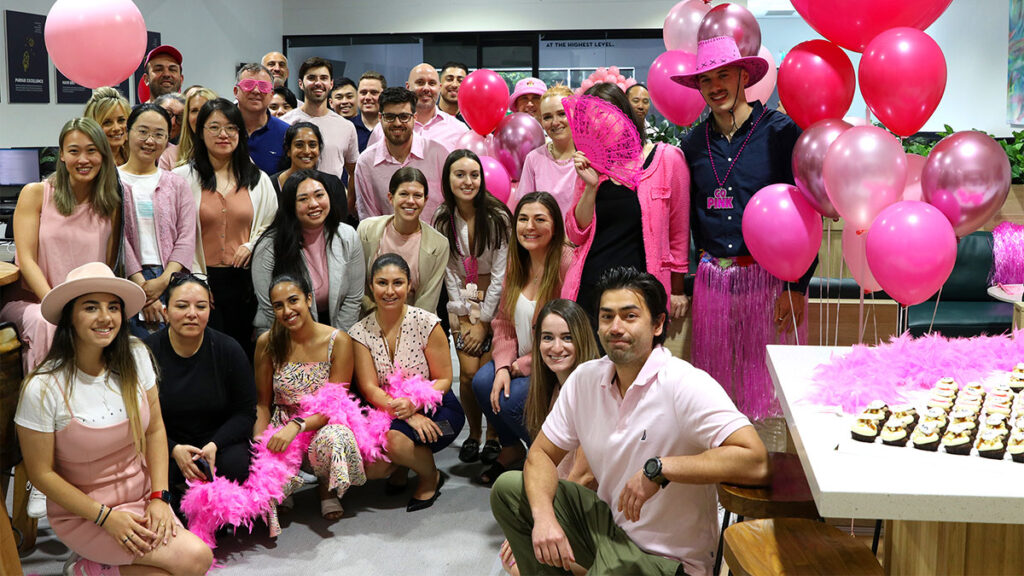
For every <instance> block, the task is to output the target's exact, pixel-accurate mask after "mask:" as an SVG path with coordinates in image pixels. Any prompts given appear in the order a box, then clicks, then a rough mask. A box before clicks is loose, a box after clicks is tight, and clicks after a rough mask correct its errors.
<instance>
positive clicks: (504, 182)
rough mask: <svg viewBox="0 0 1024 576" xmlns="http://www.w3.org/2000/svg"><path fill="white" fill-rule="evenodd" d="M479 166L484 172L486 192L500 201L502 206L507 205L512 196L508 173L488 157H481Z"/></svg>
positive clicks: (498, 163) (494, 159)
mask: <svg viewBox="0 0 1024 576" xmlns="http://www.w3.org/2000/svg"><path fill="white" fill-rule="evenodd" d="M480 164H481V168H483V171H484V185H485V186H487V191H488V192H490V193H491V195H492V196H494V197H495V198H497V199H498V200H501V202H502V204H504V203H507V202H508V199H509V197H510V196H511V195H512V179H511V178H510V177H509V175H508V171H506V170H505V167H504V166H502V165H501V162H498V160H497V159H496V158H492V157H490V156H481V157H480Z"/></svg>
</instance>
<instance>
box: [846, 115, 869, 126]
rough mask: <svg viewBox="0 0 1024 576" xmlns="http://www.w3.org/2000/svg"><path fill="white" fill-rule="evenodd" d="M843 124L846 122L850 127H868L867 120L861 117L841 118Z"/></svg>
mask: <svg viewBox="0 0 1024 576" xmlns="http://www.w3.org/2000/svg"><path fill="white" fill-rule="evenodd" d="M843 122H846V123H847V124H849V125H850V126H870V125H871V123H870V122H868V120H867V118H864V117H863V116H843Z"/></svg>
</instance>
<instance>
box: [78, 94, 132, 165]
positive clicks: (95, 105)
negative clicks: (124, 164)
mask: <svg viewBox="0 0 1024 576" xmlns="http://www.w3.org/2000/svg"><path fill="white" fill-rule="evenodd" d="M114 106H120V107H121V111H122V112H124V117H125V118H128V115H129V114H131V113H132V105H131V104H130V103H129V102H128V99H127V98H125V97H124V96H122V95H121V92H120V91H118V89H117V88H114V87H113V86H100V87H99V88H97V89H95V90H93V91H92V96H90V97H89V100H88V101H86V103H85V112H83V115H84V116H86V117H87V118H92V119H93V120H95V121H96V123H97V124H99V125H100V126H101V127H102V126H103V121H104V120H106V119H107V116H109V115H110V111H111V110H112V109H113V108H114ZM104 138H106V136H105V135H104ZM118 152H119V153H120V155H121V156H122V157H123V159H124V160H128V146H127V142H126V143H125V145H124V146H121V150H119V151H118ZM120 160H121V158H117V159H115V162H119V161H120Z"/></svg>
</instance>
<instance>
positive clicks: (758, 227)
mask: <svg viewBox="0 0 1024 576" xmlns="http://www.w3.org/2000/svg"><path fill="white" fill-rule="evenodd" d="M742 228H743V242H744V243H746V245H747V248H748V249H749V250H750V255H751V256H753V257H754V260H756V261H757V263H758V264H760V265H761V266H762V267H763V268H764V269H765V270H767V271H768V272H770V273H771V274H772V275H774V276H775V277H777V278H780V279H782V280H785V281H787V282H795V281H797V280H799V279H800V277H801V276H803V275H804V273H805V272H807V269H808V268H809V267H810V266H811V263H812V262H814V257H815V256H817V255H818V249H819V248H820V247H821V216H820V215H819V214H818V213H817V212H815V211H814V208H812V207H811V205H810V204H809V203H808V202H807V200H804V197H803V196H802V195H801V194H800V191H799V190H797V189H796V186H791V185H789V184H771V185H769V186H765V187H764V188H761V189H760V190H758V191H757V193H755V194H754V196H753V197H751V199H750V202H748V203H747V207H746V209H745V210H744V211H743V225H742Z"/></svg>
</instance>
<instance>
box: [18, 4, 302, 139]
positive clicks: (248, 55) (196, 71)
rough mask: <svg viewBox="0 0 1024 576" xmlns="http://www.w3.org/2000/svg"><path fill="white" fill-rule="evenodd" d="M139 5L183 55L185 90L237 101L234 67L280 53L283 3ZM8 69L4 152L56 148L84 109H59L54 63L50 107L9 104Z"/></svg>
mask: <svg viewBox="0 0 1024 576" xmlns="http://www.w3.org/2000/svg"><path fill="white" fill-rule="evenodd" d="M80 1H83V2H88V1H90V0H80ZM135 4H136V6H138V7H139V10H140V11H141V12H142V16H143V18H145V20H146V28H147V29H148V30H151V31H153V32H160V34H161V41H162V42H163V43H164V44H171V45H173V46H175V47H176V48H178V49H179V50H181V53H182V58H183V62H182V69H183V72H184V74H185V83H184V85H183V86H188V85H190V84H203V85H205V86H209V87H211V88H213V89H214V90H216V91H217V92H218V93H219V94H221V95H225V96H226V97H228V98H234V97H233V96H231V88H232V86H234V73H235V66H236V64H238V63H239V62H250V61H254V60H259V59H260V58H261V57H262V56H263V54H265V53H267V52H269V51H271V50H280V49H281V36H282V35H283V29H282V23H281V14H282V10H283V8H282V0H245V1H244V2H243V1H240V0H239V1H235V0H230V1H221V0H135ZM52 5H53V2H52V1H50V0H45V1H40V0H0V10H17V11H20V12H30V13H33V14H46V13H47V12H49V10H50V7H51V6H52ZM4 34H6V30H5V31H4ZM4 46H6V38H5V40H4ZM2 49H3V48H0V50H2ZM6 67H7V60H6V58H3V59H0V78H2V84H3V86H2V88H0V89H2V91H3V102H2V103H0V148H6V147H21V146H52V145H54V144H55V142H56V140H57V136H58V135H59V133H60V128H61V126H63V125H64V122H66V121H67V120H68V119H70V118H72V117H74V116H77V115H80V114H81V112H82V109H83V106H82V105H81V104H55V102H56V93H55V89H54V88H53V85H54V78H53V62H52V61H51V62H50V74H51V77H50V84H51V94H50V102H51V103H50V104H9V103H8V101H9V99H10V95H9V94H8V92H7V70H6ZM132 89H133V90H134V87H133V88H132Z"/></svg>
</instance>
